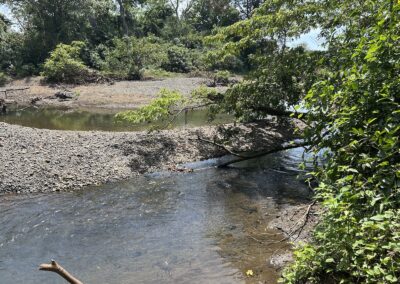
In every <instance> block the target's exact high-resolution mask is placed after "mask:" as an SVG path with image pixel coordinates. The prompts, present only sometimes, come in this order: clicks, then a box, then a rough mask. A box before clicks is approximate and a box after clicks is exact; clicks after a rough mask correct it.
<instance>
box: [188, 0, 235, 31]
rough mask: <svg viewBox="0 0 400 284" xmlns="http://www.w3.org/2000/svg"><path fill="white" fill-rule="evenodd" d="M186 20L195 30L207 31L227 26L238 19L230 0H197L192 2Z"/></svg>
mask: <svg viewBox="0 0 400 284" xmlns="http://www.w3.org/2000/svg"><path fill="white" fill-rule="evenodd" d="M192 3H193V4H192V7H191V9H190V10H189V11H188V12H187V20H188V22H189V23H190V24H191V25H192V26H193V27H194V29H195V30H197V31H199V32H203V33H207V32H208V33H209V32H210V31H211V30H212V29H213V28H215V27H224V26H229V25H231V24H233V23H235V22H236V21H238V20H239V11H238V10H236V9H235V8H234V7H233V6H231V3H230V0H197V1H193V2H192Z"/></svg>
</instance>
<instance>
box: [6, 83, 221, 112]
mask: <svg viewBox="0 0 400 284" xmlns="http://www.w3.org/2000/svg"><path fill="white" fill-rule="evenodd" d="M206 82H207V79H206V78H200V77H192V78H189V77H176V78H167V79H157V80H145V81H119V82H114V83H101V84H88V85H78V86H74V85H57V84H54V85H51V84H45V83H43V82H42V78H41V77H30V78H25V79H21V80H14V81H12V82H11V83H9V84H8V85H7V86H6V87H4V88H0V90H3V89H16V88H24V87H29V90H25V91H15V92H8V99H9V100H13V101H14V102H16V103H17V104H19V105H28V104H30V102H31V100H32V99H33V98H40V99H41V100H40V101H39V102H38V104H40V105H50V106H63V107H70V108H91V107H97V108H113V109H115V108H117V109H124V108H137V107H139V106H142V105H145V104H148V103H149V102H150V101H151V100H152V99H153V98H154V97H155V96H156V95H157V93H158V92H159V91H160V90H161V89H164V88H167V89H170V90H177V91H180V92H181V93H182V94H184V95H189V94H190V93H191V92H192V91H193V90H194V89H196V88H197V87H199V86H201V85H204V84H205V83H206ZM217 89H218V90H221V91H223V90H225V88H224V87H218V88H217ZM63 90H69V91H71V92H72V93H74V94H75V97H74V99H72V100H67V101H59V100H54V99H48V98H49V97H51V96H53V95H54V94H55V93H56V92H58V91H63ZM0 95H2V93H0Z"/></svg>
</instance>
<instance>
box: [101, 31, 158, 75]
mask: <svg viewBox="0 0 400 284" xmlns="http://www.w3.org/2000/svg"><path fill="white" fill-rule="evenodd" d="M104 57H105V59H104V62H103V63H100V69H101V70H103V71H104V72H105V73H106V74H107V75H109V76H112V77H115V78H119V79H130V80H137V79H140V78H141V77H142V76H143V71H144V70H143V68H144V67H158V66H159V65H160V62H164V61H166V54H165V45H164V44H163V43H162V42H160V41H159V40H158V39H157V38H140V39H139V38H136V37H129V38H123V39H119V38H115V39H114V40H113V43H112V46H111V47H110V48H108V49H107V50H105V51H104Z"/></svg>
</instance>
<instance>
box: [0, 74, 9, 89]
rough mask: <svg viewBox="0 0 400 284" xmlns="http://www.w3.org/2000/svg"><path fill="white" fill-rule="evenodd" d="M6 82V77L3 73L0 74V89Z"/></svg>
mask: <svg viewBox="0 0 400 284" xmlns="http://www.w3.org/2000/svg"><path fill="white" fill-rule="evenodd" d="M8 80H9V78H8V76H7V75H6V74H4V73H3V72H0V87H3V86H4V85H5V84H7V82H8Z"/></svg>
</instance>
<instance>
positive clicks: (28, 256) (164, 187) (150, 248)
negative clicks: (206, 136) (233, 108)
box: [0, 151, 308, 284]
mask: <svg viewBox="0 0 400 284" xmlns="http://www.w3.org/2000/svg"><path fill="white" fill-rule="evenodd" d="M297 152H298V151H297ZM297 152H296V151H293V152H291V153H292V154H290V153H289V154H282V155H275V156H269V157H267V158H265V159H263V160H260V161H258V162H257V163H255V164H252V165H241V166H240V169H239V168H233V169H215V168H209V169H203V170H197V171H195V172H194V173H187V174H168V173H161V174H152V175H148V176H142V177H138V178H135V179H133V180H131V181H127V182H124V183H117V184H110V185H105V186H101V187H98V188H89V189H85V190H81V191H77V192H73V193H60V194H37V195H31V196H26V195H24V196H6V197H2V199H1V200H0V216H1V217H0V279H1V281H0V282H1V283H4V284H8V283H63V281H62V279H61V278H59V276H57V275H55V274H54V275H53V273H48V272H39V271H37V267H38V265H39V264H40V263H44V262H48V261H49V260H50V259H52V258H54V259H56V260H58V261H59V262H60V263H61V264H62V265H63V266H64V267H65V268H67V269H68V270H70V271H71V272H73V273H74V274H75V275H77V276H79V278H81V280H82V281H83V282H84V283H259V281H262V282H261V283H276V279H277V277H278V275H277V272H276V271H275V269H274V268H272V267H270V266H269V265H268V258H269V257H270V256H271V255H272V254H273V253H274V251H276V250H277V249H279V248H281V247H282V246H284V245H285V244H283V243H279V242H277V241H278V240H280V239H281V238H282V235H279V232H277V231H273V230H270V229H267V224H268V222H269V220H271V219H272V218H276V215H277V214H278V211H279V207H280V204H284V203H287V202H296V203H297V202H302V201H304V198H305V197H306V196H307V194H308V192H307V189H306V188H305V187H304V185H303V183H302V182H300V181H299V180H298V179H296V171H294V170H292V169H291V167H292V165H293V164H294V163H296V160H297V158H298V157H297V156H296V155H297ZM293 153H295V154H294V155H293ZM276 169H279V170H278V171H276ZM248 269H252V270H253V271H254V272H255V274H256V275H255V277H253V278H246V277H245V276H244V273H245V271H246V270H248Z"/></svg>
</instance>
